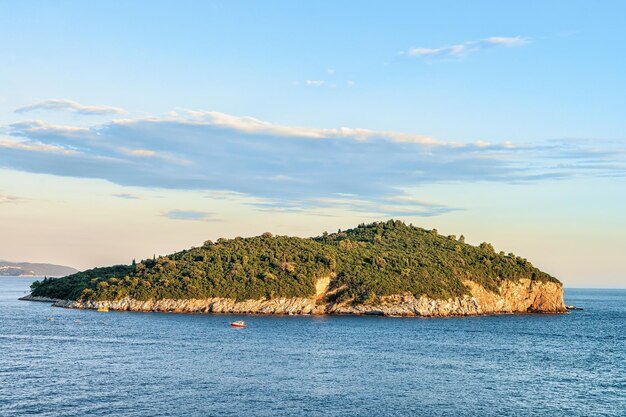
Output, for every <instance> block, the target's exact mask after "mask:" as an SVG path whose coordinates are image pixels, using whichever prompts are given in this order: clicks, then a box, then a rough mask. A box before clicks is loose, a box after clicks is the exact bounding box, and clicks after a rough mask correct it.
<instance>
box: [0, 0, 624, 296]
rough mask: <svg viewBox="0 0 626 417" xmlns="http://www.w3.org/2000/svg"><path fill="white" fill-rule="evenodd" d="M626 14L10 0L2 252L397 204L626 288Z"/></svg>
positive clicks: (63, 257)
mask: <svg viewBox="0 0 626 417" xmlns="http://www.w3.org/2000/svg"><path fill="white" fill-rule="evenodd" d="M625 12H626V5H624V4H623V2H608V1H607V2H602V3H599V2H591V1H587V2H581V1H567V2H565V1H563V2H559V1H549V2H546V1H542V2H517V3H512V2H506V3H505V2H495V1H494V2H484V1H477V2H471V3H469V2H432V3H427V2H420V3H417V2H310V3H303V2H254V3H253V2H210V3H209V2H191V1H188V2H141V1H134V2H122V1H119V2H112V1H110V2H100V3H97V2H90V3H89V4H88V5H86V4H84V3H82V2H54V3H51V2H43V1H39V2H30V1H4V2H0V50H2V51H3V52H2V58H1V59H2V65H0V228H2V229H3V230H4V231H5V236H6V238H5V239H2V241H0V254H2V256H1V257H4V258H11V259H15V260H31V261H37V260H39V261H53V262H62V263H67V264H71V265H75V266H78V267H81V268H84V267H90V266H95V265H101V264H108V263H115V262H127V261H128V258H133V257H136V258H142V257H147V256H151V255H152V254H153V253H167V252H171V251H173V250H177V249H180V248H182V247H187V246H191V245H198V244H200V243H202V241H204V240H206V239H215V238H217V237H219V236H235V235H244V236H245V235H253V234H257V233H261V232H263V231H265V230H272V231H274V232H278V233H284V234H298V235H305V236H306V235H312V234H318V233H319V232H321V231H323V230H333V229H336V228H346V227H350V226H353V225H355V224H357V223H361V222H363V221H374V220H380V219H385V218H389V217H395V218H401V219H404V220H406V221H407V222H412V223H414V224H418V225H421V226H423V227H436V228H437V229H438V230H440V231H442V232H445V233H450V234H457V235H458V234H461V233H463V234H465V235H466V236H467V237H468V241H470V242H472V243H479V242H480V241H483V240H488V241H491V242H493V243H494V245H495V246H496V248H498V249H502V250H505V251H506V252H509V251H514V252H516V253H519V254H521V255H523V256H526V257H528V258H529V259H530V260H531V261H533V262H534V263H535V264H536V265H537V266H539V267H541V268H543V269H545V270H547V271H548V272H550V273H552V274H554V275H556V276H557V277H559V278H561V279H562V280H563V281H564V282H565V283H566V284H567V285H571V286H624V285H626V284H625V283H626V267H625V266H624V264H623V262H622V263H620V262H619V261H618V259H620V257H622V256H623V253H624V252H625V251H626V220H625V217H626V216H624V214H623V213H624V212H625V210H626V197H624V194H626V193H624V190H625V189H626V188H625V181H624V176H625V174H626V142H625V141H626V137H625V132H626V129H625V128H626V119H625V118H624V114H625V111H626V76H624V73H626V71H625V69H626V65H625V64H626V62H625V61H626V45H625V44H624V43H623V39H625V37H626V29H624V27H623V18H622V17H623V16H624V13H625ZM94 236H98V238H97V239H94Z"/></svg>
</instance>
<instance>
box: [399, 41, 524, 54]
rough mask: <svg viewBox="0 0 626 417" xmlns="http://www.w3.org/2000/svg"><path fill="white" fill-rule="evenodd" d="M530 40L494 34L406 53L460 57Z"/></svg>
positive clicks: (417, 48)
mask: <svg viewBox="0 0 626 417" xmlns="http://www.w3.org/2000/svg"><path fill="white" fill-rule="evenodd" d="M528 42H529V40H528V39H527V38H523V37H521V36H514V37H506V36H492V37H489V38H485V39H481V40H478V41H467V42H463V43H459V44H455V45H446V46H441V47H438V48H425V47H412V48H409V49H408V50H407V51H406V52H405V53H406V54H407V55H409V56H417V57H425V58H428V57H432V58H434V57H449V58H458V57H462V56H466V55H469V54H471V53H474V52H478V51H480V50H483V49H487V48H493V47H509V48H510V47H515V46H522V45H525V44H527V43H528Z"/></svg>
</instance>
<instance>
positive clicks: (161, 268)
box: [32, 220, 557, 303]
mask: <svg viewBox="0 0 626 417" xmlns="http://www.w3.org/2000/svg"><path fill="white" fill-rule="evenodd" d="M327 276H330V277H332V280H331V286H330V289H329V290H330V293H331V294H332V295H331V296H329V297H328V300H327V301H353V302H355V303H374V302H376V301H377V300H378V299H379V297H380V296H386V295H394V294H407V293H411V294H413V295H414V296H416V297H419V296H421V295H426V296H429V297H432V298H438V299H447V298H450V297H453V296H460V295H463V294H467V293H468V289H467V288H466V286H465V285H463V281H464V280H468V279H469V280H472V281H475V282H477V283H479V284H481V285H483V286H484V287H485V288H487V289H490V290H492V291H497V289H498V286H499V284H500V282H501V281H502V280H513V281H515V280H518V279H521V278H528V279H531V280H538V281H557V280H556V279H555V278H553V277H551V276H550V275H548V274H546V273H544V272H542V271H540V270H538V269H537V268H535V267H533V266H532V265H531V264H530V263H529V262H528V261H527V260H526V259H523V258H520V257H518V256H515V255H513V254H508V255H505V254H504V253H503V252H500V253H496V252H495V251H494V249H493V247H492V246H491V245H490V244H489V243H482V244H481V245H480V246H471V245H468V244H466V243H464V238H463V236H461V237H460V238H459V239H457V238H456V237H455V236H447V237H445V236H441V235H439V234H438V233H437V231H436V230H425V229H421V228H418V227H415V226H412V225H410V226H409V225H406V224H404V223H403V222H401V221H397V220H395V221H394V220H389V221H387V222H378V223H372V224H369V225H365V224H362V225H359V226H358V227H356V228H354V229H350V230H346V231H343V232H342V231H339V232H337V233H333V234H327V233H324V234H323V235H322V236H319V237H316V238H310V239H304V238H298V237H287V236H272V234H271V233H264V234H263V235H262V236H257V237H251V238H240V237H238V238H235V239H219V240H218V241H217V242H215V243H213V242H211V241H207V242H205V244H204V245H203V246H202V247H198V248H192V249H189V250H184V251H181V252H178V253H174V254H172V255H168V256H161V257H158V258H155V259H148V260H144V261H141V262H139V263H137V264H135V263H134V262H133V264H132V265H128V266H126V265H119V266H113V267H107V268H95V269H92V270H88V271H85V272H80V273H77V274H73V275H69V276H67V277H64V278H58V279H46V280H44V281H38V282H35V283H34V284H33V285H32V294H33V295H34V296H45V297H52V298H63V299H85V300H87V299H91V300H113V299H120V298H123V297H131V298H134V299H138V300H148V299H164V298H171V299H185V298H209V297H227V298H234V299H237V300H244V299H262V298H268V299H269V298H274V297H312V296H314V295H315V280H316V279H317V278H321V277H327Z"/></svg>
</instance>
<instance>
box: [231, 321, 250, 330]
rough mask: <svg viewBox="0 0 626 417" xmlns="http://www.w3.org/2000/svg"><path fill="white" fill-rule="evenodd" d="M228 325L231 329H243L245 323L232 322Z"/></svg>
mask: <svg viewBox="0 0 626 417" xmlns="http://www.w3.org/2000/svg"><path fill="white" fill-rule="evenodd" d="M230 325H231V326H232V327H239V328H244V327H246V322H244V321H243V320H239V321H233V322H232V323H230Z"/></svg>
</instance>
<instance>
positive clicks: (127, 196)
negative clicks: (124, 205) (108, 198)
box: [112, 193, 141, 200]
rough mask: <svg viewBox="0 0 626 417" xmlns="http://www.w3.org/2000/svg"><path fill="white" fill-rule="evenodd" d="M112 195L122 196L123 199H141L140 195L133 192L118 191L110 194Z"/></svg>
mask: <svg viewBox="0 0 626 417" xmlns="http://www.w3.org/2000/svg"><path fill="white" fill-rule="evenodd" d="M112 195H113V197H117V198H123V199H125V200H141V197H139V196H137V195H135V194H128V193H118V194H112Z"/></svg>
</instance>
